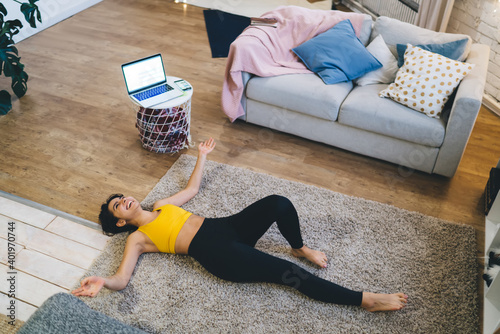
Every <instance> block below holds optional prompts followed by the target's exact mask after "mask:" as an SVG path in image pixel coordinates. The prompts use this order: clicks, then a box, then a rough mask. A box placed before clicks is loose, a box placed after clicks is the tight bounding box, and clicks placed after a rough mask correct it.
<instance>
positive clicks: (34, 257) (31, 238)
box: [0, 193, 109, 333]
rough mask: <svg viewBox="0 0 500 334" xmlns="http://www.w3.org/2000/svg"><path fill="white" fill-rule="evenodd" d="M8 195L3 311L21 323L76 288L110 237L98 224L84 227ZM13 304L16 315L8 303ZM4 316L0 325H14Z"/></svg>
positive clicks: (1, 222)
mask: <svg viewBox="0 0 500 334" xmlns="http://www.w3.org/2000/svg"><path fill="white" fill-rule="evenodd" d="M9 197H11V196H8V194H3V193H0V226H1V227H2V228H1V230H0V247H1V249H2V252H1V253H0V276H1V277H2V279H1V280H0V305H2V308H1V310H0V315H2V314H3V315H7V314H9V315H12V316H14V317H15V320H16V321H15V322H14V323H15V324H16V325H20V324H21V323H22V322H25V321H26V320H28V318H29V317H30V316H31V315H32V314H33V313H34V312H35V311H36V309H37V308H38V307H40V305H42V304H43V302H44V301H45V300H46V299H47V298H49V297H50V296H52V295H53V294H56V293H59V292H63V293H68V292H69V291H70V290H71V289H72V288H73V287H75V286H76V285H77V284H78V283H79V281H80V279H81V277H82V276H83V275H84V274H85V272H86V271H87V270H88V269H89V267H90V265H91V264H92V262H93V261H94V259H95V258H96V257H97V256H99V255H100V254H101V251H102V250H103V249H104V247H105V246H106V242H107V241H108V240H109V237H107V236H105V235H103V234H102V231H100V228H99V225H98V224H95V223H94V224H93V226H92V224H89V223H87V225H89V226H84V225H83V224H82V222H79V221H78V219H75V220H72V219H68V217H67V215H66V214H64V213H63V212H54V210H51V208H43V207H42V208H41V207H40V206H39V205H36V206H38V207H36V206H33V205H35V204H36V203H30V202H29V201H26V200H23V199H17V198H16V199H12V198H9ZM59 213H60V214H61V215H58V214H59ZM75 218H77V217H75ZM11 302H15V307H14V310H13V311H12V313H11V311H8V310H7V307H3V306H6V305H10V303H11ZM2 320H3V319H2V317H1V316H0V327H1V326H4V327H5V328H13V327H12V325H11V324H6V323H2ZM8 320H9V321H11V320H14V319H12V318H9V319H8ZM5 328H3V329H5ZM3 329H2V330H1V331H0V332H2V333H4V332H3Z"/></svg>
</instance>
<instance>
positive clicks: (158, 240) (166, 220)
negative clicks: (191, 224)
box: [138, 204, 192, 253]
mask: <svg viewBox="0 0 500 334" xmlns="http://www.w3.org/2000/svg"><path fill="white" fill-rule="evenodd" d="M158 210H161V211H160V214H159V215H158V217H156V219H155V220H153V221H152V222H150V223H148V224H146V225H143V226H141V227H139V228H138V231H141V232H142V233H144V234H145V235H147V236H148V237H149V239H151V241H152V242H153V243H154V244H155V245H156V247H158V249H159V250H160V252H163V253H175V241H176V240H177V236H178V235H179V232H180V231H181V229H182V226H184V223H185V222H186V221H187V219H188V218H189V217H190V216H191V215H192V213H191V212H188V211H186V210H184V209H182V208H179V207H178V206H175V205H172V204H165V205H164V206H162V207H159V208H158V209H156V210H154V211H158Z"/></svg>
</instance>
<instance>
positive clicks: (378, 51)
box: [354, 35, 399, 86]
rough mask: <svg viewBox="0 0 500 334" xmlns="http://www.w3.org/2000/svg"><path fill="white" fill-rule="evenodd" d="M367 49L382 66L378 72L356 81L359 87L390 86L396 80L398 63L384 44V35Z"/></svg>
mask: <svg viewBox="0 0 500 334" xmlns="http://www.w3.org/2000/svg"><path fill="white" fill-rule="evenodd" d="M366 49H367V50H368V51H369V52H370V53H371V54H372V55H373V56H374V57H375V58H377V60H378V61H379V62H380V63H381V64H382V67H381V68H379V69H378V70H375V71H371V72H368V73H366V74H365V75H363V76H362V77H360V78H357V79H356V80H354V82H355V83H356V84H357V85H359V86H365V85H373V84H377V83H385V84H389V83H391V82H393V81H394V79H395V78H396V73H397V72H398V69H399V68H398V63H397V61H396V58H394V56H393V55H392V52H391V51H390V50H389V48H388V47H387V45H386V44H385V42H384V38H383V37H382V35H378V36H377V37H376V38H375V39H374V40H373V41H372V42H371V43H370V45H368V46H367V47H366Z"/></svg>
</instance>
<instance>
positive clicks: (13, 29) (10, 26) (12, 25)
mask: <svg viewBox="0 0 500 334" xmlns="http://www.w3.org/2000/svg"><path fill="white" fill-rule="evenodd" d="M22 27H23V24H22V23H21V21H19V20H17V19H16V20H8V21H5V23H4V24H3V26H2V30H1V31H0V36H3V35H6V36H7V37H9V38H10V39H12V36H14V35H16V34H17V33H19V30H20V29H21V28H22ZM12 44H13V43H12Z"/></svg>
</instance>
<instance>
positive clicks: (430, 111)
mask: <svg viewBox="0 0 500 334" xmlns="http://www.w3.org/2000/svg"><path fill="white" fill-rule="evenodd" d="M473 67H474V64H467V63H462V62H459V61H456V60H452V59H450V58H446V57H444V56H441V55H438V54H437V53H433V52H429V51H426V50H423V49H421V48H419V47H416V46H412V45H411V44H408V47H407V49H406V52H405V63H404V65H403V66H402V67H401V68H400V69H399V71H398V73H397V76H396V80H395V81H394V83H392V84H390V85H389V87H387V88H386V89H384V90H383V91H381V92H380V96H383V97H389V98H391V99H393V100H394V101H397V102H399V103H401V104H404V105H405V106H407V107H410V108H412V109H414V110H417V111H419V112H422V113H424V114H425V115H427V116H429V117H435V118H439V117H440V116H441V111H442V110H443V108H444V105H445V103H446V101H448V99H449V97H450V95H451V94H452V93H453V91H454V90H455V88H456V87H457V86H458V84H459V83H460V81H461V80H462V79H463V78H464V77H465V76H466V75H467V74H468V73H469V72H470V71H471V70H472V68H473Z"/></svg>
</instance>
